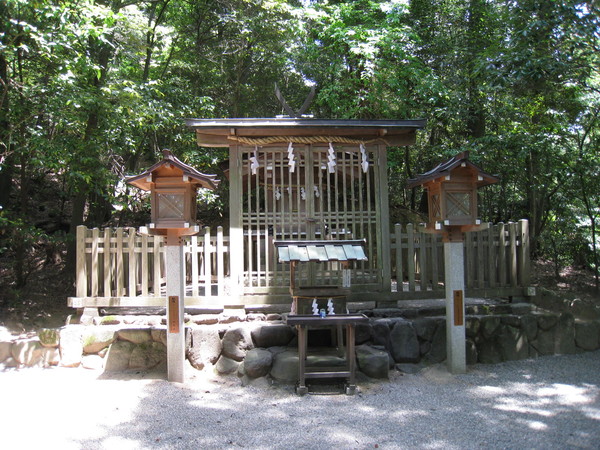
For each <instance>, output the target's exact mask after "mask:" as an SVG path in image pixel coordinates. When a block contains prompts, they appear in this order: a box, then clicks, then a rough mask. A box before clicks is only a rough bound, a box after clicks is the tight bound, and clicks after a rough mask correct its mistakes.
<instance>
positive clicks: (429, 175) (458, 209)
mask: <svg viewBox="0 0 600 450" xmlns="http://www.w3.org/2000/svg"><path fill="white" fill-rule="evenodd" d="M497 181H498V178H496V177H494V176H492V175H489V174H487V173H485V172H484V171H483V170H481V169H480V168H479V167H478V166H476V165H475V164H473V163H472V162H471V161H469V152H463V153H459V154H458V155H456V156H454V157H452V158H450V159H449V160H448V161H446V162H443V163H441V164H439V165H438V166H436V167H435V168H434V169H432V170H430V171H429V172H426V173H424V174H421V175H418V176H417V177H416V178H413V179H411V180H409V181H408V185H407V187H409V188H413V187H416V186H423V187H425V189H427V200H428V205H429V224H428V228H429V229H432V230H434V231H438V232H443V231H446V232H447V231H459V232H464V231H469V230H472V229H474V228H477V227H478V226H479V225H481V221H480V220H479V219H478V217H477V189H478V188H480V187H483V186H487V185H489V184H493V183H496V182H497Z"/></svg>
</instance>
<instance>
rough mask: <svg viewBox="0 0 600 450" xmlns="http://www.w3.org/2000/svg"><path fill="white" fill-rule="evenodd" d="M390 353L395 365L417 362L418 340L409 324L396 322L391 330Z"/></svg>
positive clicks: (418, 355)
mask: <svg viewBox="0 0 600 450" xmlns="http://www.w3.org/2000/svg"><path fill="white" fill-rule="evenodd" d="M390 353H391V354H392V357H393V358H394V361H396V362H397V363H415V362H418V361H419V357H420V351H419V340H418V339H417V333H416V332H415V329H414V328H413V326H412V324H411V323H410V322H408V321H403V322H396V324H395V325H394V328H392V332H391V333H390Z"/></svg>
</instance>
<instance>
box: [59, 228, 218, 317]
mask: <svg viewBox="0 0 600 450" xmlns="http://www.w3.org/2000/svg"><path fill="white" fill-rule="evenodd" d="M228 243H229V239H228V237H226V236H223V228H222V227H218V228H217V232H216V235H211V232H210V229H209V228H205V229H204V234H203V235H200V236H187V237H185V238H184V254H185V259H186V278H187V281H188V283H187V290H186V295H188V296H190V297H202V298H209V297H213V296H224V295H226V283H225V281H226V279H227V277H228V275H229V273H228V269H227V268H228V267H229V247H228ZM164 255H165V249H164V239H163V237H162V236H151V235H148V234H146V233H143V232H142V233H140V232H138V231H137V230H136V229H135V228H116V229H111V228H106V229H103V230H100V229H98V228H93V229H88V228H87V227H85V226H80V227H78V228H77V274H76V299H70V303H74V305H73V306H78V305H77V303H80V302H78V301H77V299H85V298H94V299H104V300H103V301H100V302H98V304H105V305H109V304H116V303H119V304H127V305H128V306H142V304H148V305H151V304H154V303H155V302H153V301H151V300H149V299H150V298H159V297H162V296H164V295H165V293H164V284H165V259H164ZM134 297H135V298H137V299H138V300H132V298H134ZM121 298H126V299H128V300H126V301H124V302H123V301H120V300H118V299H121ZM134 303H135V305H134ZM137 303H141V304H137Z"/></svg>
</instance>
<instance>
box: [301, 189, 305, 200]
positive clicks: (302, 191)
mask: <svg viewBox="0 0 600 450" xmlns="http://www.w3.org/2000/svg"><path fill="white" fill-rule="evenodd" d="M300 198H301V199H302V200H306V190H305V189H304V188H303V187H301V188H300Z"/></svg>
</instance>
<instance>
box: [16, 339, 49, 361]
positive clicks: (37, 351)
mask: <svg viewBox="0 0 600 450" xmlns="http://www.w3.org/2000/svg"><path fill="white" fill-rule="evenodd" d="M42 349H43V347H42V345H41V344H40V341H39V340H38V339H22V340H18V341H15V342H14V343H13V345H12V347H11V352H12V357H13V358H14V359H15V361H17V363H19V364H20V365H23V366H28V367H31V366H36V365H38V364H41V363H42V362H43V352H42Z"/></svg>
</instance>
